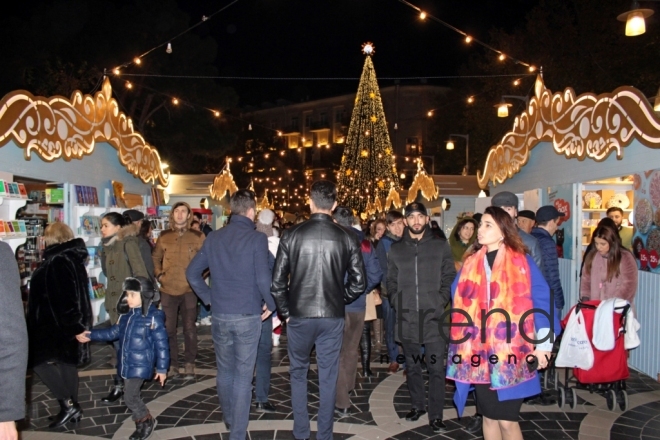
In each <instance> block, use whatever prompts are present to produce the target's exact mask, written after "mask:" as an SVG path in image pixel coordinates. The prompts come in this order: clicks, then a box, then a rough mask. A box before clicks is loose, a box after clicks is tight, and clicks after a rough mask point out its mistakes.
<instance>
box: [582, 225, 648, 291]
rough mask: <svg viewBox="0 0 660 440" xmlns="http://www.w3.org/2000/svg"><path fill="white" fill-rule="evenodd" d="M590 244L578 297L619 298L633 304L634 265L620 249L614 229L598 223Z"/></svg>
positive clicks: (635, 265)
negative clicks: (590, 247)
mask: <svg viewBox="0 0 660 440" xmlns="http://www.w3.org/2000/svg"><path fill="white" fill-rule="evenodd" d="M591 244H592V247H593V249H591V251H589V252H588V253H587V254H586V255H585V257H584V268H583V270H582V279H581V281H580V297H581V298H582V299H585V300H596V299H599V300H605V299H610V298H621V299H625V300H627V301H628V302H630V303H632V302H633V300H634V299H635V294H636V293H637V263H636V262H635V257H634V256H633V254H632V253H631V252H630V251H629V250H628V249H626V248H624V247H623V246H622V244H621V238H619V233H618V231H617V230H616V228H615V227H612V226H611V225H609V224H608V223H603V222H601V223H600V224H599V226H598V227H597V228H596V229H595V230H594V233H593V234H592V238H591Z"/></svg>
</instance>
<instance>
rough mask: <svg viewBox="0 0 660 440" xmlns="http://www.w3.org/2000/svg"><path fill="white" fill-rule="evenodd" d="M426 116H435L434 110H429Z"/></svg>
mask: <svg viewBox="0 0 660 440" xmlns="http://www.w3.org/2000/svg"><path fill="white" fill-rule="evenodd" d="M426 116H428V117H429V118H431V117H433V110H429V111H428V113H426Z"/></svg>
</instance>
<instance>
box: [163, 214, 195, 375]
mask: <svg viewBox="0 0 660 440" xmlns="http://www.w3.org/2000/svg"><path fill="white" fill-rule="evenodd" d="M190 223H192V210H191V209H190V205H188V204H187V203H186V202H177V203H175V204H174V206H173V207H172V211H171V212H170V229H168V230H167V231H163V232H161V234H160V237H159V238H158V241H157V242H156V248H155V249H154V252H153V254H151V257H152V258H153V261H154V275H155V276H156V280H157V281H158V282H159V283H160V294H161V295H160V298H161V299H160V301H161V302H160V305H161V307H162V308H163V312H165V327H166V328H167V337H168V338H169V340H170V375H173V376H176V375H177V368H178V367H179V345H178V344H177V339H176V327H177V316H178V314H179V309H181V318H182V320H183V340H184V358H185V359H184V361H185V368H181V369H180V370H179V371H178V373H179V374H185V377H184V379H186V380H190V379H194V378H195V358H196V357H197V327H195V319H196V318H197V296H196V295H195V294H194V293H193V289H192V287H190V284H188V280H187V279H186V269H187V268H188V265H189V264H190V262H191V261H192V259H193V258H194V257H195V255H197V252H198V251H199V250H200V249H201V248H202V245H203V244H204V234H202V233H201V232H200V231H195V230H193V229H190Z"/></svg>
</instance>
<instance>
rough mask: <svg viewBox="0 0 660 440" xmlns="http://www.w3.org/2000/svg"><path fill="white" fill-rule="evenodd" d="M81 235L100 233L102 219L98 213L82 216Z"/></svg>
mask: <svg viewBox="0 0 660 440" xmlns="http://www.w3.org/2000/svg"><path fill="white" fill-rule="evenodd" d="M79 233H80V235H99V234H100V233H101V220H100V219H99V217H98V216H96V215H83V216H81V217H80V231H79Z"/></svg>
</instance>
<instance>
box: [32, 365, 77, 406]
mask: <svg viewBox="0 0 660 440" xmlns="http://www.w3.org/2000/svg"><path fill="white" fill-rule="evenodd" d="M34 372H35V373H37V375H38V376H39V378H40V379H41V381H42V382H43V383H44V384H45V385H46V386H47V387H48V389H49V390H50V391H51V392H52V393H53V395H54V396H55V398H56V399H57V400H67V399H73V401H74V402H77V401H78V369H77V368H76V366H75V365H70V364H60V363H49V362H48V363H45V364H41V365H37V366H36V367H34Z"/></svg>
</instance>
